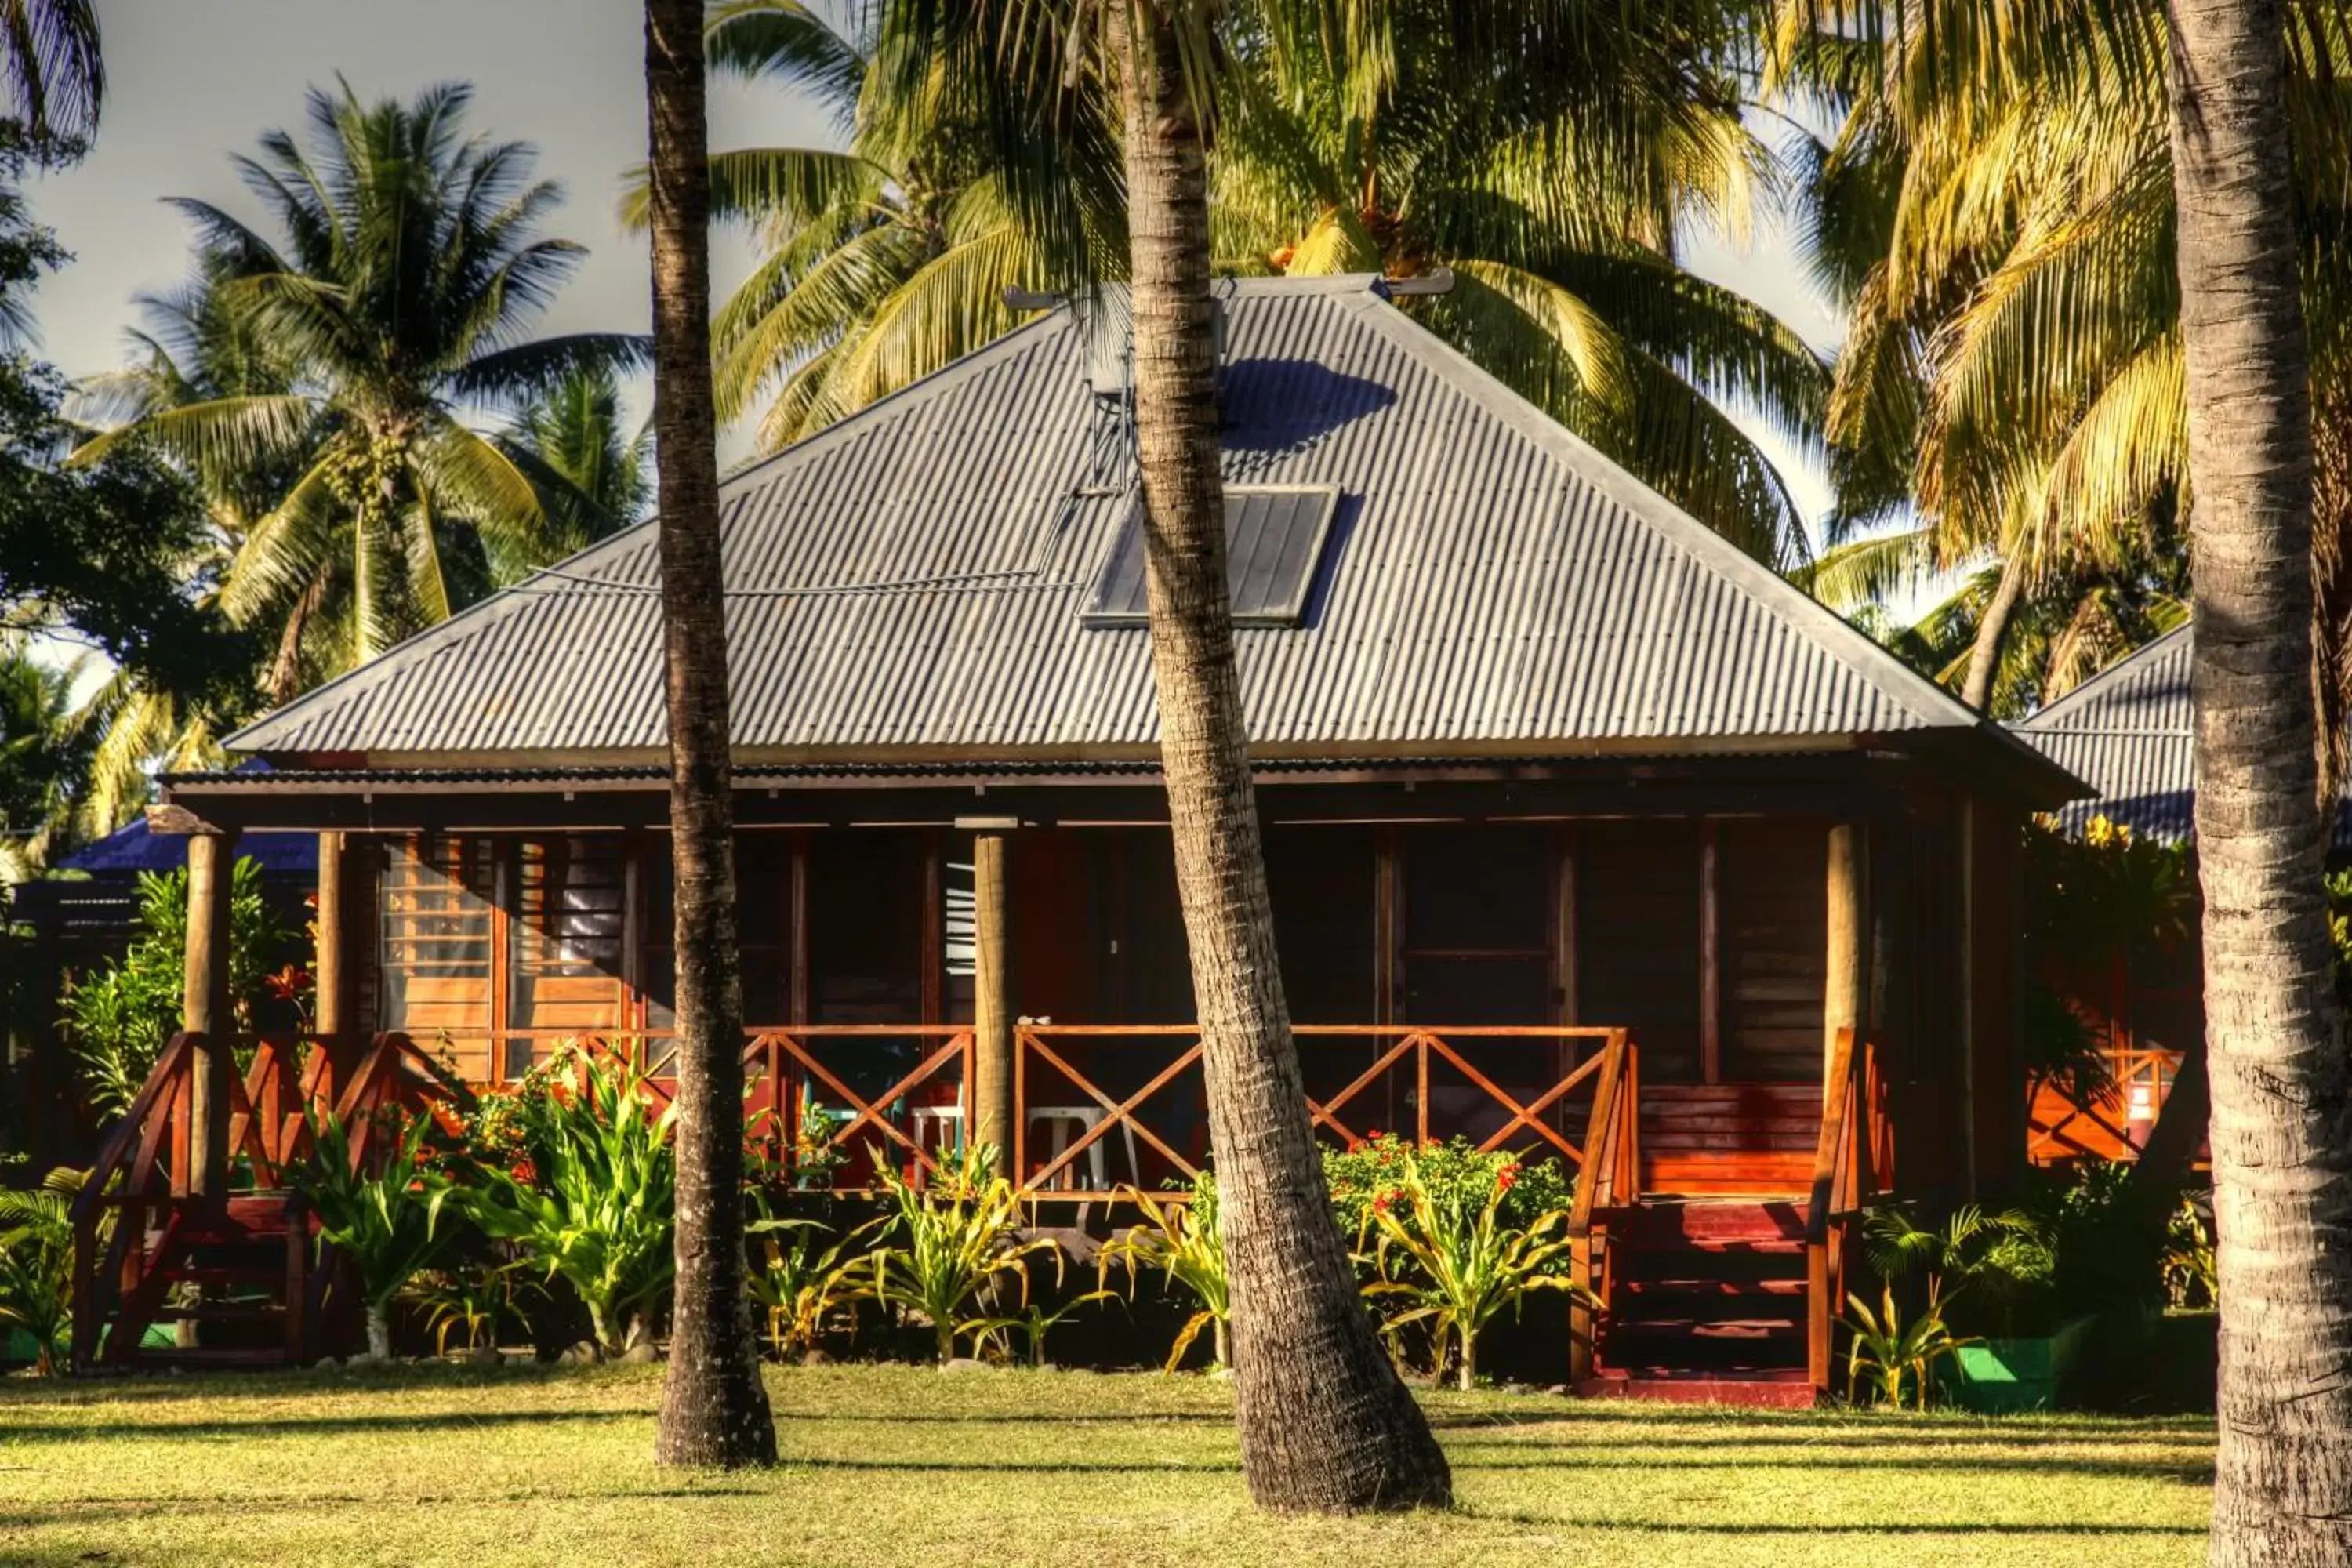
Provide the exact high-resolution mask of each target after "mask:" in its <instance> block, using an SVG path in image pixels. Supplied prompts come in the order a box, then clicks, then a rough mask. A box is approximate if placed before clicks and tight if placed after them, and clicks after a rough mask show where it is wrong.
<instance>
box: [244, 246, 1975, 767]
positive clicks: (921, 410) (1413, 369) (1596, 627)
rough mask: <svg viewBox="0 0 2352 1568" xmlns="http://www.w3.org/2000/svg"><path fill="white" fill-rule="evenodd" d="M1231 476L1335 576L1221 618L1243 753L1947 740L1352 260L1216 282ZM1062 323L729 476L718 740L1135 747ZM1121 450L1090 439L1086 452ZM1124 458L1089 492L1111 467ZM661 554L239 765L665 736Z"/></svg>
mask: <svg viewBox="0 0 2352 1568" xmlns="http://www.w3.org/2000/svg"><path fill="white" fill-rule="evenodd" d="M1226 313H1227V319H1228V324H1229V334H1230V337H1229V350H1228V357H1227V362H1226V369H1225V372H1224V384H1223V410H1224V418H1225V429H1224V433H1223V442H1224V470H1225V477H1226V479H1227V480H1228V481H1229V482H1231V483H1234V484H1236V485H1307V486H1316V485H1321V486H1332V487H1336V488H1337V489H1339V491H1340V496H1341V499H1340V501H1339V507H1338V510H1337V513H1336V517H1335V520H1334V523H1333V526H1332V530H1331V535H1332V536H1331V538H1330V540H1329V542H1328V545H1327V547H1326V551H1325V554H1326V561H1325V571H1324V574H1323V575H1324V578H1325V580H1326V581H1325V583H1323V584H1318V589H1317V592H1316V593H1315V594H1314V595H1312V596H1311V598H1310V602H1309V604H1308V606H1307V614H1306V616H1304V618H1303V621H1302V623H1301V624H1300V625H1299V626H1297V627H1295V628H1264V629H1259V628H1245V629H1244V630H1242V631H1241V632H1240V633H1239V634H1238V641H1239V645H1240V649H1241V654H1240V657H1241V667H1242V676H1243V690H1244V702H1245V705H1246V710H1247V712H1248V714H1249V720H1250V727H1251V731H1252V736H1253V743H1254V749H1255V750H1256V751H1257V752H1260V753H1261V754H1263V755H1270V756H1271V755H1282V754H1292V755H1297V754H1306V753H1318V752H1326V753H1328V752H1346V751H1349V749H1351V748H1353V749H1359V750H1379V749H1383V748H1384V749H1387V750H1389V751H1391V752H1395V751H1398V750H1400V749H1402V748H1412V749H1414V750H1416V751H1417V752H1419V753H1420V754H1424V755H1428V754H1448V753H1451V752H1456V751H1462V752H1475V751H1478V750H1482V749H1483V750H1486V751H1489V752H1492V751H1496V750H1498V749H1517V750H1518V751H1521V752H1544V751H1546V750H1547V749H1550V748H1559V749H1572V748H1574V747H1576V746H1578V745H1580V744H1583V745H1589V744H1592V743H1601V742H1618V743H1622V742H1651V741H1666V740H1672V741H1675V742H1682V743H1685V744H1690V743H1696V744H1699V745H1701V746H1706V745H1709V744H1711V743H1714V742H1724V743H1727V744H1729V743H1735V742H1740V741H1751V742H1752V741H1754V740H1758V739H1770V738H1793V739H1804V738H1811V737H1832V736H1846V735H1854V734H1871V733H1877V734H1885V733H1890V732H1895V731H1917V730H1925V729H1967V728H1975V727H1977V726H1978V723H1979V721H1978V720H1977V719H1976V717H1975V716H1974V715H1973V714H1972V713H1970V712H1969V710H1967V709H1966V708H1964V707H1962V706H1961V705H1960V704H1959V703H1958V702H1957V701H1956V700H1953V699H1952V698H1951V697H1950V696H1949V695H1948V694H1947V693H1945V692H1944V691H1942V690H1940V689H1937V687H1936V686H1934V685H1933V684H1932V683H1930V682H1928V681H1926V680H1924V679H1920V678H1919V677H1918V676H1917V675H1916V674H1915V673H1913V672H1912V671H1911V670H1909V669H1907V668H1905V667H1904V666H1903V665H1902V664H1900V663H1899V662H1898V661H1897V660H1895V658H1892V657H1891V656H1890V655H1888V654H1887V653H1885V651H1884V650H1883V649H1881V648H1879V647H1877V646H1876V645H1875V644H1874V643H1872V642H1871V641H1870V640H1869V639H1868V638H1866V637H1863V636H1861V635H1860V634H1858V633H1856V632H1855V631H1853V629H1852V628H1851V627H1849V626H1846V625H1845V624H1844V623H1843V622H1842V621H1840V620H1839V619H1838V618H1837V617H1836V616H1833V615H1832V614H1831V613H1830V612H1829V611H1827V610H1825V609H1823V608H1822V607H1821V606H1820V605H1816V604H1814V603H1813V602H1812V601H1811V599H1809V598H1807V597H1806V596H1805V595H1803V594H1801V593H1800V592H1799V591H1798V590H1796V589H1794V588H1792V587H1790V585H1789V584H1786V583H1784V582H1782V581H1781V580H1780V578H1779V577H1778V576H1776V575H1775V574H1773V573H1772V572H1771V571H1769V569H1768V568H1766V567H1765V566H1763V565H1761V564H1760V563H1757V562H1755V561H1753V560H1751V559H1749V558H1748V557H1747V556H1746V555H1743V554H1741V553H1740V552H1738V551H1737V550H1736V549H1734V548H1733V547H1732V546H1730V545H1729V544H1727V543H1726V542H1724V541H1723V540H1722V539H1720V538H1719V537H1717V535H1715V534H1714V533H1712V532H1711V531H1708V530H1707V529H1706V528H1705V527H1704V526H1702V525H1701V524H1699V523H1698V522H1696V521H1693V520H1692V519H1690V518H1689V517H1687V516H1685V514H1683V513H1682V512H1680V511H1679V510H1675V508H1674V507H1673V506H1672V505H1670V504H1669V503H1668V502H1666V501H1665V500H1663V499H1661V498H1660V497H1659V496H1657V495H1656V494H1654V492H1652V491H1650V490H1649V489H1646V488H1644V487H1643V486H1642V485H1641V484H1639V483H1638V482H1637V481H1635V480H1634V479H1632V478H1631V477H1629V476H1628V475H1626V474H1625V473H1624V472H1623V471H1622V469H1620V468H1617V467H1615V465H1613V464H1612V463H1611V462H1609V461H1608V460H1607V459H1606V458H1602V457H1601V456H1600V455H1599V454H1598V453H1596V452H1594V451H1593V450H1592V449H1591V448H1590V447H1587V446H1585V445H1584V444H1583V443H1582V442H1580V441H1579V440H1578V439H1576V438H1575V437H1572V436H1570V434H1568V433H1567V432H1566V431H1564V430H1562V429H1561V428H1560V427H1559V426H1558V425H1556V424H1554V423H1553V422H1552V421H1550V420H1549V419H1548V418H1546V417H1545V416H1543V415H1541V414H1540V413H1538V411H1537V410H1535V409H1534V408H1532V407H1531V406H1529V405H1527V404H1526V403H1524V402H1522V401H1521V400H1520V399H1519V398H1517V396H1515V395H1513V394H1511V393H1510V392H1509V391H1508V390H1507V389H1506V388H1505V387H1503V386H1502V385H1501V384H1499V383H1498V382H1496V381H1495V380H1494V379H1493V378H1491V377H1489V376H1487V375H1486V374H1485V373H1484V372H1482V371H1480V370H1478V369H1477V368H1476V367H1475V366H1474V365H1472V364H1471V363H1469V362H1468V361H1467V360H1465V359H1464V358H1463V357H1462V356H1461V355H1459V354H1458V353H1455V352H1454V350H1453V349H1451V348H1450V347H1449V346H1447V345H1446V344H1445V343H1444V342H1442V341H1441V340H1439V339H1438V338H1436V337H1435V336H1433V334H1431V333H1430V332H1428V331H1425V330H1423V328H1421V327H1420V326H1418V325H1416V324H1415V323H1413V322H1412V321H1410V320H1409V319H1407V318H1406V317H1405V316H1404V315H1403V314H1402V312H1400V311H1398V310H1396V309H1395V308H1394V307H1392V306H1391V305H1390V304H1389V303H1388V302H1387V300H1385V299H1384V298H1383V297H1382V296H1381V293H1380V291H1379V285H1378V280H1377V279H1368V278H1353V279H1266V280H1244V281H1241V282H1239V283H1238V284H1235V285H1232V286H1231V289H1230V293H1228V294H1227V296H1226ZM1083 358H1084V355H1083V344H1082V343H1081V342H1080V334H1079V333H1078V332H1077V331H1076V330H1075V329H1074V327H1073V324H1072V321H1071V318H1070V316H1069V313H1068V312H1067V311H1066V310H1056V311H1054V312H1051V313H1050V314H1048V315H1046V316H1045V317H1043V318H1041V319H1040V320H1038V321H1034V322H1033V323H1031V324H1030V325H1028V326H1027V327H1025V328H1024V329H1023V330H1021V331H1016V332H1013V333H1012V334H1011V335H1009V336H1008V337H1006V338H1004V339H1002V340H1000V341H999V342H996V343H994V344H993V345H992V346H990V347H988V348H986V349H983V350H981V351H980V352H978V353H973V354H971V355H970V356H969V357H967V358H966V359H964V360H963V361H961V362H960V363H957V364H956V365H954V366H952V367H950V369H948V370H946V371H944V372H942V373H941V374H938V375H935V376H932V377H930V378H929V379H928V380H926V381H924V382H922V383H920V384H917V385H915V386H912V387H909V388H908V389H907V390H906V391H904V392H902V393H900V394H898V395H896V396H894V397H892V398H890V399H888V400H887V401H885V402H883V403H881V404H878V405H875V406H874V407H872V408H870V409H868V410H866V412H864V413H862V414H860V415H858V416H855V417H853V418H850V419H847V420H844V421H842V422H841V423H839V424H838V425H836V426H833V427H831V428H830V429H828V430H826V431H824V432H823V433H821V434H819V435H817V436H815V437H811V438H810V439H809V440H807V441H804V442H803V443H801V444H800V445H798V446H796V447H793V448H792V449H791V450H789V451H787V452H785V453H783V454H782V455H780V456H779V457H777V458H773V459H772V460H770V461H769V462H767V463H764V464H762V465H761V466H759V467H757V468H752V469H751V470H749V471H747V472H745V473H743V474H740V475H739V476H737V477H736V478H734V479H731V480H730V482H729V483H728V484H727V486H726V487H725V490H724V499H725V553H726V570H727V579H728V583H729V601H728V605H727V622H728V637H729V647H730V662H731V665H732V676H733V684H732V690H733V703H734V708H733V712H734V728H735V735H736V743H737V745H738V747H739V748H740V749H742V750H743V751H744V752H746V753H747V754H748V755H750V756H751V757H754V758H757V757H761V756H764V757H766V758H767V759H769V760H778V759H785V758H790V759H808V760H825V759H855V758H858V757H873V756H877V755H897V756H902V757H917V756H922V755H927V754H937V753H941V752H954V753H958V754H963V755H984V756H992V757H1003V758H1008V759H1009V758H1017V757H1020V756H1023V755H1031V756H1036V755H1062V756H1079V755H1114V754H1122V753H1128V752H1133V751H1135V750H1136V749H1139V748H1150V747H1151V746H1152V745H1153V744H1154V743H1155V742H1156V738H1157V737H1156V724H1155V720H1154V715H1153V705H1152V689H1151V681H1150V667H1149V662H1148V657H1149V656H1148V652H1147V647H1146V640H1145V635H1144V633H1143V632H1142V631H1141V630H1140V629H1139V628H1120V627H1100V626H1095V627H1089V626H1085V625H1084V624H1082V622H1083V612H1084V611H1085V609H1086V607H1087V605H1088V603H1089V602H1090V599H1091V595H1092V593H1093V590H1094V588H1095V585H1096V584H1097V582H1099V581H1100V580H1101V578H1102V576H1103V573H1104V570H1105V567H1106V565H1107V563H1108V556H1109V553H1110V552H1111V550H1112V549H1113V546H1114V543H1115V541H1116V538H1117V535H1118V529H1119V525H1120V522H1121V521H1122V520H1123V519H1124V517H1125V516H1126V515H1127V513H1128V511H1129V509H1130V508H1131V507H1132V505H1133V504H1134V502H1133V491H1132V488H1131V474H1130V472H1129V466H1128V465H1126V464H1124V463H1121V462H1118V461H1116V460H1114V461H1112V462H1110V463H1109V464H1108V467H1107V466H1106V463H1105V461H1104V459H1103V457H1102V453H1103V452H1104V451H1105V450H1109V451H1110V452H1111V453H1112V455H1113V458H1114V459H1116V457H1117V453H1118V430H1117V429H1116V428H1115V427H1109V428H1107V427H1106V426H1105V425H1104V424H1103V423H1102V422H1101V421H1100V419H1099V418H1098V415H1097V404H1096V401H1095V399H1094V398H1093V396H1092V395H1090V393H1089V392H1088V390H1087V385H1086V383H1085V380H1084V377H1083V374H1082V372H1083ZM1106 437H1108V439H1106ZM1107 476H1108V482H1107ZM654 574H655V536H654V532H653V530H652V529H651V527H650V526H646V527H641V528H638V529H635V530H633V531H630V532H628V533H625V534H623V535H620V536H619V537H617V538H615V539H613V540H610V541H607V542H604V543H603V544H601V545H598V546H596V547H595V548H593V549H591V550H589V551H587V552H584V553H583V554H581V555H578V556H575V557H573V558H572V560H570V561H568V562H565V563H562V565H561V566H559V567H556V568H553V569H551V570H550V571H547V572H544V573H541V574H538V575H536V576H534V577H532V578H530V579H529V580H528V581H526V582H525V583H523V584H520V585H518V586H517V587H516V588H514V589H510V590H509V591H508V592H506V593H503V594H500V595H497V596H496V597H494V598H493V599H491V600H489V601H487V602H486V603H484V604H482V605H478V606H476V607H475V608H474V609H472V610H470V611H468V612H467V613H465V614H463V615H461V616H457V617H455V618H454V619H452V620H450V621H448V622H446V623H445V624H443V625H442V626H437V627H435V628H434V629H432V630H430V631H428V632H425V633H424V634H422V635H420V636H418V637H415V638H412V639H411V640H410V641H409V642H407V643H405V644H404V645H403V646H401V647H398V648H395V649H394V650H393V651H392V652H390V653H388V654H386V655H384V656H383V658H378V659H376V660H375V661H373V663H371V664H369V665H367V666H365V667H363V668H361V669H359V670H356V671H353V672H352V674H350V675H348V676H345V677H344V678H342V679H340V680H337V681H334V682H332V683H331V684H329V685H327V686H324V687H322V688H320V689H318V690H316V691H314V692H311V693H310V694H309V695H308V696H306V697H304V698H302V699H300V700H298V701H296V702H295V703H293V704H292V705H290V706H289V707H287V708H285V709H283V710H279V711H278V712H277V713H274V714H272V715H270V716H269V717H268V718H265V719H263V720H261V721H258V722H257V723H255V724H253V725H251V726H249V727H248V728H247V729H246V730H244V731H240V732H239V733H238V734H236V736H234V737H232V738H231V740H230V742H229V744H230V746H231V747H232V748H233V749H235V750H238V751H244V752H358V753H364V754H366V755H368V756H369V757H370V758H371V759H373V760H375V761H377V762H387V761H396V760H398V759H401V758H403V757H433V758H436V759H440V760H443V761H446V762H448V763H457V762H459V761H461V760H462V759H463V758H464V757H465V756H466V755H467V754H483V755H485V756H491V755H496V756H499V757H501V758H502V759H504V760H512V759H513V758H514V757H515V755H516V754H517V753H530V752H563V753H566V754H567V760H569V759H570V758H571V757H573V756H579V755H587V756H593V755H596V754H600V753H611V752H643V751H646V750H655V749H658V748H659V747H660V746H661V745H662V744H663V742H664V737H665V728H664V720H663V700H662V689H663V688H662V679H661V671H660V668H659V639H658V637H657V616H658V614H659V606H658V604H657V602H656V598H655V597H654V595H653V594H652V592H651V591H650V590H651V589H652V587H653V585H654V583H655V575H654Z"/></svg>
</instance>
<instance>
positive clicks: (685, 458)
mask: <svg viewBox="0 0 2352 1568" xmlns="http://www.w3.org/2000/svg"><path fill="white" fill-rule="evenodd" d="M702 12H703V7H702V5H701V4H700V3H699V0H646V56H645V58H646V128H647V129H646V191H647V200H646V217H647V226H648V227H649V229H650V231H651V238H652V251H653V285H654V427H655V431H656V437H655V441H656V445H655V450H654V463H655V468H656V482H657V484H658V487H659V490H660V503H661V504H660V510H659V513H658V516H657V520H656V534H657V545H658V552H659V558H660V572H659V576H660V588H661V628H662V668H663V671H664V675H665V679H664V681H663V688H662V689H663V695H664V697H665V699H666V710H665V711H666V714H667V721H668V732H669V830H670V831H669V846H670V904H671V909H672V912H673V914H674V916H675V922H674V924H675V931H676V941H675V943H674V944H673V958H674V961H675V972H676V973H675V982H676V983H675V984H674V985H673V986H672V997H673V1000H674V1002H675V1005H676V1011H677V1019H676V1026H677V1034H676V1037H675V1039H674V1041H673V1052H674V1054H673V1058H672V1059H673V1060H674V1061H675V1062H676V1063H677V1068H676V1071H677V1098H676V1100H674V1101H673V1102H672V1105H673V1108H674V1110H675V1111H676V1113H677V1184H678V1198H679V1203H678V1209H677V1216H678V1223H677V1260H676V1268H677V1312H676V1315H675V1318H674V1321H673V1325H672V1330H671V1346H672V1351H673V1358H672V1361H671V1369H670V1374H669V1376H668V1378H667V1379H666V1380H665V1381H664V1383H663V1385H662V1403H661V1415H660V1419H659V1423H658V1425H657V1426H656V1431H655V1436H654V1457H655V1458H656V1461H657V1462H659V1463H662V1464H667V1465H725V1466H733V1465H770V1464H773V1463H774V1462H775V1458H776V1428H775V1422H774V1421H773V1420H772V1418H771V1416H770V1415H769V1411H768V1394H767V1388H766V1385H765V1384H762V1383H761V1381H760V1347H759V1342H758V1341H757V1340H756V1339H755V1338H754V1337H753V1332H752V1329H751V1316H750V1313H749V1311H748V1310H746V1307H745V1292H744V1285H745V1281H744V1258H743V1174H744V1157H743V1089H744V1079H743V984H742V958H741V954H740V952H738V951H737V946H736V929H737V928H736V915H735V872H734V853H735V829H734V811H735V804H734V788H733V786H732V785H731V784H730V783H729V777H730V772H729V770H730V768H731V767H732V766H733V760H732V759H733V752H732V751H731V747H732V744H733V737H732V734H731V732H730V729H729V721H728V706H727V700H728V699H727V619H728V617H727V608H726V602H725V598H726V574H725V571H724V569H723V567H722V565H721V563H720V560H719V552H720V547H719V457H718V440H719V432H718V419H717V416H715V415H714V414H713V412H712V408H711V387H710V224H709V209H710V170H709V160H710V142H709V124H708V122H707V117H706V115H705V113H704V110H703V96H704V89H705V82H704V79H703V43H702Z"/></svg>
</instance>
